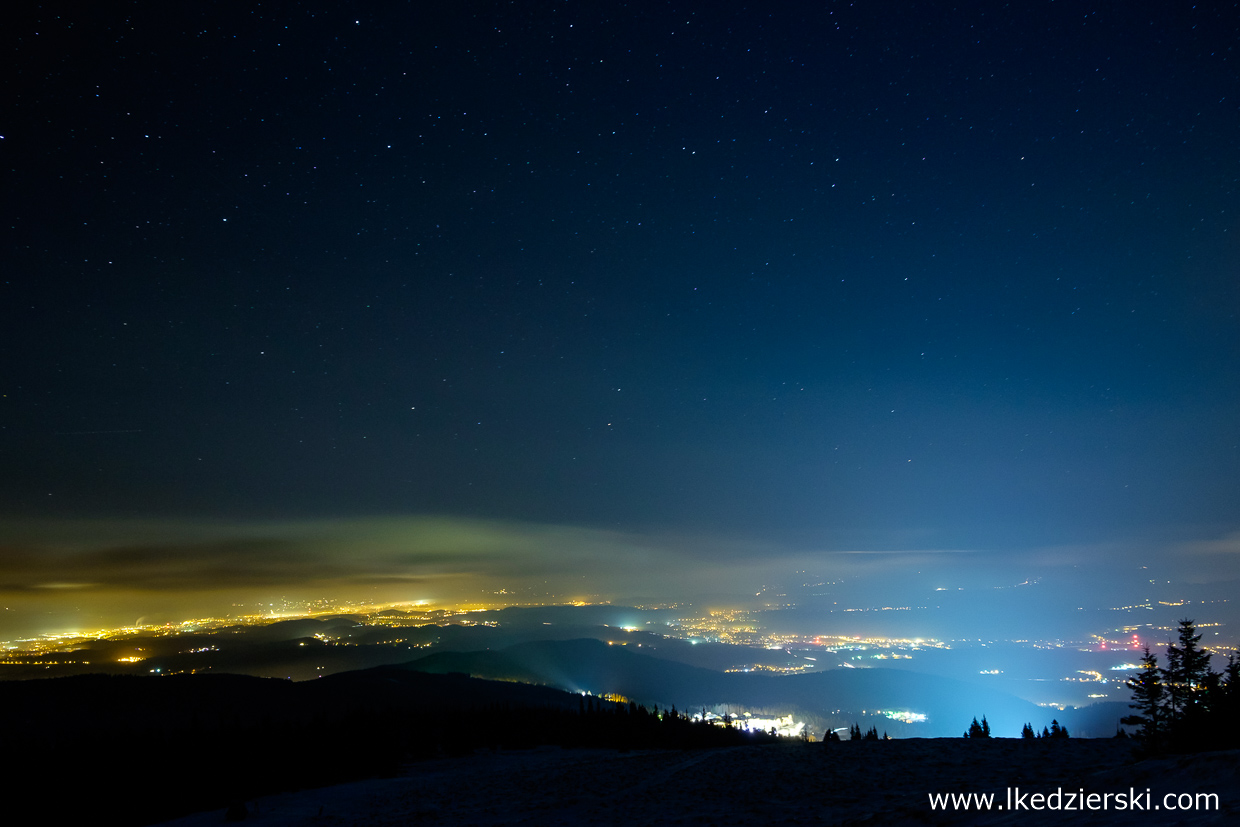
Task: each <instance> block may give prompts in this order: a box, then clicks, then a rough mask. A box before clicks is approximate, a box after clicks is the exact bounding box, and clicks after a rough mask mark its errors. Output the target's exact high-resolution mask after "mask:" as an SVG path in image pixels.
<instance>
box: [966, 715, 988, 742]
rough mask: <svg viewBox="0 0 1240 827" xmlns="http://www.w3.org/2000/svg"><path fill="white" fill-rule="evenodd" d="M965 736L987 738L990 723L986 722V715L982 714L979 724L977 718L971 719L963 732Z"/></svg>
mask: <svg viewBox="0 0 1240 827" xmlns="http://www.w3.org/2000/svg"><path fill="white" fill-rule="evenodd" d="M964 737H966V738H989V737H990V724H989V723H987V722H986V716H985V715H983V716H982V722H981V723H980V724H979V723H978V722H977V718H974V719H973V723H971V724H969V729H968V731H967V732H965V734H964Z"/></svg>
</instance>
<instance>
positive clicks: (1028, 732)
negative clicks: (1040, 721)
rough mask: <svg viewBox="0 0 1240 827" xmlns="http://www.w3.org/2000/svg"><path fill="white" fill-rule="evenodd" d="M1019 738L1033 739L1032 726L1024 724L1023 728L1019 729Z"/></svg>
mask: <svg viewBox="0 0 1240 827" xmlns="http://www.w3.org/2000/svg"><path fill="white" fill-rule="evenodd" d="M1020 737H1021V738H1032V737H1034V736H1033V724H1030V723H1026V724H1025V725H1024V726H1023V727H1021V728H1020Z"/></svg>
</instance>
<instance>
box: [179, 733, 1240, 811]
mask: <svg viewBox="0 0 1240 827" xmlns="http://www.w3.org/2000/svg"><path fill="white" fill-rule="evenodd" d="M1130 751H1131V744H1130V743H1129V742H1125V741H1116V740H1109V739H1108V740H1086V739H1070V740H1068V741H1049V740H1047V741H1040V740H1039V741H1032V742H1031V741H1021V740H1015V739H992V740H989V741H971V740H966V739H908V740H899V741H862V742H844V743H840V744H832V745H830V746H828V745H826V744H821V743H818V744H779V745H773V746H766V747H737V748H731V749H722V750H702V751H695V752H674V751H662V752H653V751H652V752H632V753H619V752H615V751H604V750H563V749H558V748H544V749H537V750H529V751H515V752H481V753H478V754H476V755H474V756H471V757H467V758H459V759H444V760H437V761H430V762H422V763H418V764H412V765H409V766H408V767H406V768H405V771H404V773H403V774H402V775H401V776H400V777H397V778H388V779H375V780H370V781H363V782H358V783H354V784H345V785H340V786H336V787H328V788H324V789H318V790H306V791H302V792H297V793H289V794H285V795H278V796H271V797H268V798H264V799H261V800H259V801H256V802H249V803H248V809H249V813H248V815H247V817H246V823H252V824H267V825H410V824H412V825H419V824H428V825H454V827H455V826H456V825H461V827H475V826H476V827H482V825H487V826H488V827H489V826H490V825H516V824H531V825H540V826H541V825H546V827H554V826H555V825H699V824H701V825H713V824H720V825H729V827H731V825H765V824H826V825H849V824H903V823H914V824H970V825H982V824H988V825H989V824H994V825H1007V824H1011V825H1041V824H1048V825H1049V824H1056V825H1060V824H1073V823H1079V824H1090V825H1111V824H1139V823H1146V824H1148V823H1151V822H1154V823H1162V824H1171V823H1174V824H1222V823H1224V822H1226V821H1233V820H1234V819H1235V818H1236V816H1237V815H1240V751H1231V752H1223V753H1211V754H1204V755H1197V756H1185V757H1173V758H1161V759H1153V760H1147V761H1143V762H1135V763H1134V762H1133V761H1132V760H1131V759H1130V757H1129V753H1130ZM1016 787H1019V788H1020V791H1021V792H1022V793H1053V792H1055V791H1056V789H1062V790H1063V791H1064V792H1069V791H1071V792H1076V791H1079V790H1081V789H1082V788H1083V789H1084V791H1085V792H1086V793H1107V792H1110V793H1120V792H1123V793H1125V794H1129V793H1130V791H1131V790H1135V792H1136V793H1137V794H1138V799H1139V801H1140V802H1141V803H1142V804H1144V802H1145V801H1146V800H1148V801H1149V802H1150V803H1151V805H1156V806H1159V807H1161V804H1160V802H1161V800H1162V796H1163V795H1165V794H1167V793H1172V794H1180V793H1190V794H1196V793H1217V794H1218V802H1219V803H1218V809H1217V810H1213V809H1211V810H1208V811H1207V810H1192V811H1177V812H1176V813H1175V814H1171V813H1168V812H1164V811H1161V810H1160V811H1156V812H1147V811H1144V810H1140V811H1135V812H1134V811H1116V810H1114V809H1111V810H1108V811H1092V812H1089V811H1083V812H1063V811H1051V810H1042V811H1040V812H1039V811H1035V810H1032V809H1029V810H1021V811H1019V812H1013V811H1012V810H1010V809H1006V805H1005V809H1004V810H998V809H992V810H991V811H989V812H983V813H979V812H976V811H964V810H959V809H956V810H948V811H942V810H934V809H932V808H931V806H930V803H929V798H928V796H929V794H930V793H987V792H990V793H994V794H995V802H994V803H995V804H996V805H1000V804H1005V801H1006V796H1007V790H1008V788H1016ZM1147 788H1148V789H1149V790H1150V794H1149V798H1148V799H1146V798H1144V793H1145V790H1146V789H1147ZM1014 794H1015V793H1014ZM1125 797H1126V798H1127V795H1126V796H1125ZM1024 803H1025V804H1026V806H1032V804H1033V800H1032V799H1031V798H1026V799H1024ZM1112 806H1114V805H1112ZM224 821H225V813H224V811H223V810H219V811H215V812H210V813H200V814H198V815H195V816H190V817H188V818H183V819H178V820H176V821H173V822H169V824H172V825H178V827H200V825H208V824H221V823H224Z"/></svg>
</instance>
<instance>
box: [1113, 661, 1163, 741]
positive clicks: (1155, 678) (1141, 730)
mask: <svg viewBox="0 0 1240 827" xmlns="http://www.w3.org/2000/svg"><path fill="white" fill-rule="evenodd" d="M1125 684H1126V685H1127V686H1128V688H1129V689H1131V690H1132V703H1130V704H1129V705H1128V706H1130V707H1131V708H1132V709H1135V710H1136V713H1135V714H1133V715H1129V716H1127V717H1125V718H1123V719H1122V721H1121V723H1123V724H1126V725H1127V726H1135V727H1137V738H1138V739H1139V740H1140V742H1141V748H1142V750H1144V751H1145V752H1146V753H1156V752H1158V751H1159V750H1161V749H1162V740H1163V733H1164V732H1165V731H1166V728H1167V710H1166V706H1165V704H1166V700H1167V692H1166V687H1164V686H1163V682H1162V670H1161V669H1159V668H1158V657H1157V656H1156V655H1153V654H1151V653H1150V647H1149V646H1146V647H1145V654H1144V655H1142V657H1141V671H1140V672H1138V673H1137V674H1136V675H1134V676H1133V677H1131V678H1129V679H1128V680H1127V681H1125Z"/></svg>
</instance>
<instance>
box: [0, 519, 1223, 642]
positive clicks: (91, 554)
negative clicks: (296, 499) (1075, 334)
mask: <svg viewBox="0 0 1240 827" xmlns="http://www.w3.org/2000/svg"><path fill="white" fill-rule="evenodd" d="M0 532H2V537H3V539H2V541H0V542H2V545H0V548H2V550H3V554H0V588H2V589H3V606H4V610H3V613H2V615H0V640H12V639H16V638H19V637H28V636H33V635H38V634H57V633H65V632H72V631H86V630H94V629H100V628H114V627H117V626H125V625H134V624H160V623H170V622H179V621H182V620H187V619H192V618H202V617H228V616H239V615H243V614H255V613H261V609H260V608H259V606H260V604H261V605H265V606H272V607H273V608H271V609H269V610H268V611H269V612H270V611H278V609H277V608H275V607H280V606H282V605H283V604H284V603H285V602H294V603H296V602H305V601H310V600H326V601H329V602H340V603H343V602H360V603H367V604H384V603H413V602H420V601H425V602H429V603H430V604H432V605H435V604H437V605H441V606H444V605H461V604H469V605H479V604H490V605H503V604H530V603H559V602H567V601H577V600H580V601H586V602H611V603H615V604H622V605H637V604H640V605H648V604H651V603H662V604H666V603H682V604H683V603H688V604H693V605H694V607H695V608H697V609H703V608H708V607H711V606H718V607H722V606H730V607H747V608H773V607H779V606H785V605H790V604H794V605H796V606H797V607H798V608H799V609H800V610H802V611H803V612H804V613H805V614H804V615H803V616H804V617H805V618H808V620H805V621H804V622H807V623H811V624H813V625H814V627H815V628H802V629H799V631H800V632H802V633H807V634H808V633H812V634H818V633H822V634H831V633H838V632H844V631H847V632H848V633H850V634H851V633H855V632H857V631H859V630H861V628H862V627H864V625H865V623H866V622H867V618H863V617H861V616H846V615H838V614H837V615H834V616H830V615H828V614H827V613H828V612H832V611H835V612H839V611H842V610H844V609H859V608H860V609H865V608H874V607H881V606H898V605H900V604H901V603H905V604H908V605H910V606H919V607H929V608H936V607H937V608H938V609H939V611H940V616H935V615H934V614H933V613H931V614H925V613H922V614H919V615H917V616H916V617H917V618H921V619H922V620H920V621H919V620H917V619H914V618H912V617H910V618H909V619H908V620H907V623H909V624H912V625H913V626H916V625H917V623H918V622H923V623H928V626H931V627H933V628H929V629H928V630H927V632H935V631H938V632H942V631H943V630H944V629H956V630H958V629H962V628H967V627H968V626H969V625H973V626H975V627H977V628H991V629H993V628H997V627H995V625H994V624H995V622H996V621H998V620H1000V619H1001V618H1002V619H1003V620H1004V621H1005V623H1004V624H1003V628H1004V629H1005V630H1011V631H1013V632H1015V633H1016V634H1020V636H1023V637H1030V638H1037V637H1039V636H1040V635H1043V634H1044V635H1047V636H1050V635H1053V634H1054V633H1055V632H1056V631H1057V630H1058V629H1059V628H1060V626H1059V625H1058V622H1059V621H1060V620H1062V618H1056V617H1054V616H1053V615H1055V614H1056V613H1059V614H1063V613H1064V612H1067V611H1070V610H1072V609H1075V608H1076V607H1077V606H1078V605H1081V606H1084V607H1087V608H1090V609H1106V608H1109V607H1112V606H1115V605H1122V604H1124V603H1125V602H1129V603H1131V602H1134V601H1139V600H1145V599H1158V598H1159V597H1161V596H1163V595H1170V596H1175V594H1177V592H1175V589H1177V588H1180V586H1182V585H1184V584H1193V583H1196V584H1207V583H1215V584H1217V583H1222V582H1225V581H1227V580H1234V579H1236V578H1237V576H1238V575H1240V536H1236V535H1231V536H1225V537H1222V538H1218V539H1215V540H1208V541H1197V542H1191V541H1183V542H1176V543H1165V544H1163V545H1162V546H1161V547H1160V546H1156V545H1153V544H1148V545H1145V546H1141V545H1139V544H1135V543H1124V544H1115V545H1112V546H1107V545H1101V544H1098V545H1093V546H1061V547H1044V548H1030V549H1024V550H1013V549H1011V548H1004V549H1003V550H1002V551H1001V552H990V551H988V550H986V549H934V548H918V547H916V546H915V545H912V544H911V543H910V542H909V540H910V538H909V537H907V536H905V537H891V538H888V542H887V544H885V545H884V544H881V543H880V542H878V538H874V537H871V538H868V539H869V541H870V544H869V545H868V546H853V547H848V546H845V545H842V540H841V538H832V539H830V540H828V541H824V543H823V546H820V547H817V548H814V547H793V546H790V545H778V544H772V543H762V542H758V541H754V540H746V539H743V538H735V537H709V536H702V535H697V536H690V535H685V534H682V535H676V534H670V533H669V534H641V533H635V532H622V531H609V530H601V529H595V528H584V527H574V526H557V525H547V524H536V523H518V522H504V521H490V520H480V519H453V518H447V517H383V518H354V519H339V520H307V521H285V522H226V521H176V520H78V521H57V522H33V521H26V522H22V521H8V522H6V523H4V524H3V526H0ZM898 542H903V543H905V545H903V546H900V545H898V544H897V543H898ZM1154 579H1158V581H1159V582H1158V583H1157V584H1150V581H1151V580H1154ZM1168 579H1170V580H1171V583H1168V582H1167V580H1168ZM1155 586H1157V590H1156V589H1155ZM1020 587H1024V589H1025V590H1024V591H1023V592H1021V594H1022V595H1025V594H1036V595H1037V598H1036V599H1033V600H1031V601H1024V602H1019V603H1013V601H1012V598H1011V597H1010V594H1011V592H1007V591H1006V590H1008V589H1013V588H1020ZM939 589H946V590H949V591H950V592H952V593H953V594H950V595H943V594H941V593H939V592H938V591H937V590H939ZM961 590H963V591H961ZM996 590H998V591H996ZM958 591H960V594H959V595H956V594H954V593H955V592H958ZM1155 591H1157V594H1155ZM944 599H947V600H949V601H951V602H950V603H945V602H944ZM1017 606H1019V607H1022V610H1023V614H1021V615H1020V616H1019V617H1017V618H1015V619H1013V618H1012V617H1011V613H1012V611H1013V609H1014V607H1017ZM942 615H947V616H949V617H947V618H945V617H943V616H942ZM927 617H928V618H929V621H926V620H924V619H925V618H927ZM872 618H873V616H872V615H871V616H869V619H871V620H872ZM845 620H847V621H848V628H847V629H844V628H842V624H843V623H844V621H845ZM858 624H860V626H859V625H858ZM907 631H908V633H911V634H915V633H918V631H917V629H915V628H910V629H908V630H907ZM927 632H923V633H927Z"/></svg>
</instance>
